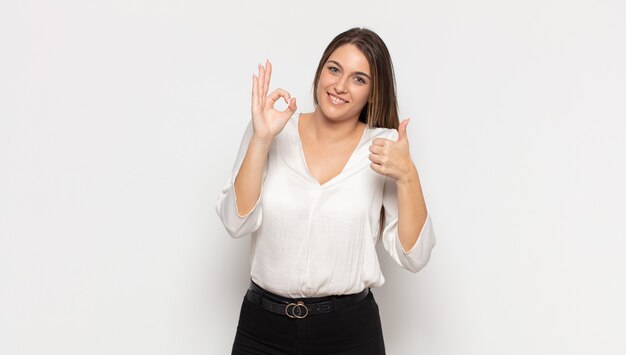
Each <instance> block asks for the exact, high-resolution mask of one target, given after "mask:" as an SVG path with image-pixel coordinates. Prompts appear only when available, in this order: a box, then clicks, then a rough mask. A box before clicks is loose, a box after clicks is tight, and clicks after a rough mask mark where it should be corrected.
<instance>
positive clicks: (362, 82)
mask: <svg viewBox="0 0 626 355" xmlns="http://www.w3.org/2000/svg"><path fill="white" fill-rule="evenodd" d="M356 79H357V81H359V82H360V83H361V84H365V80H363V78H361V77H360V76H357V77H356Z"/></svg>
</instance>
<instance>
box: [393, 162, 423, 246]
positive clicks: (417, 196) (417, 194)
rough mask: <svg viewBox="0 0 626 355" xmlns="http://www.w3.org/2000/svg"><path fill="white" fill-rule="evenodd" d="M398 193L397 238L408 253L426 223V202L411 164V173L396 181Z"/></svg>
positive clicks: (413, 166) (415, 171)
mask: <svg viewBox="0 0 626 355" xmlns="http://www.w3.org/2000/svg"><path fill="white" fill-rule="evenodd" d="M396 188H397V192H398V237H399V239H400V243H401V244H402V248H403V249H404V251H409V250H411V248H413V246H414V245H415V243H416V242H417V239H418V237H419V234H420V231H421V230H422V227H423V226H424V223H426V216H427V214H428V212H427V210H426V202H425V201H424V195H423V194H422V187H421V185H420V180H419V174H418V173H417V168H415V165H413V164H412V169H411V173H410V174H408V175H406V176H405V177H403V178H401V179H398V180H396Z"/></svg>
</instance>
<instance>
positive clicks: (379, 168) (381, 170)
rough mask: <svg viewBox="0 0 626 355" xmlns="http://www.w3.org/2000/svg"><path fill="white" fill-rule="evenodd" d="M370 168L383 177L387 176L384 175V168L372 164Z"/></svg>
mask: <svg viewBox="0 0 626 355" xmlns="http://www.w3.org/2000/svg"><path fill="white" fill-rule="evenodd" d="M370 168H372V170H374V171H375V172H377V173H379V174H381V175H385V174H383V169H382V166H381V165H379V164H376V163H371V164H370Z"/></svg>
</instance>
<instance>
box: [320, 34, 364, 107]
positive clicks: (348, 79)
mask: <svg viewBox="0 0 626 355" xmlns="http://www.w3.org/2000/svg"><path fill="white" fill-rule="evenodd" d="M370 78H371V74H370V66H369V63H368V61H367V58H365V56H364V55H363V53H361V51H360V50H359V49H358V48H357V47H356V46H355V45H353V44H344V45H343V46H341V47H338V48H337V49H335V51H334V52H333V53H332V54H331V55H330V57H328V60H327V61H326V63H324V66H323V67H322V71H321V73H320V77H319V82H318V84H317V93H316V95H317V101H318V106H319V108H320V109H321V110H322V112H323V113H324V115H325V116H326V117H329V118H337V117H345V116H348V117H354V116H358V115H359V113H360V112H361V110H362V109H363V107H364V106H365V105H366V104H367V99H368V97H369V93H370V86H371V83H370V81H371V79H370Z"/></svg>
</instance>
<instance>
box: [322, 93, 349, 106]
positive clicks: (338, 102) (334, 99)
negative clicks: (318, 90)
mask: <svg viewBox="0 0 626 355" xmlns="http://www.w3.org/2000/svg"><path fill="white" fill-rule="evenodd" d="M326 94H328V98H329V100H330V102H332V103H333V104H335V105H341V104H345V103H347V102H348V101H346V100H343V99H340V98H338V97H337V96H335V95H332V94H330V93H326Z"/></svg>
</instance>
